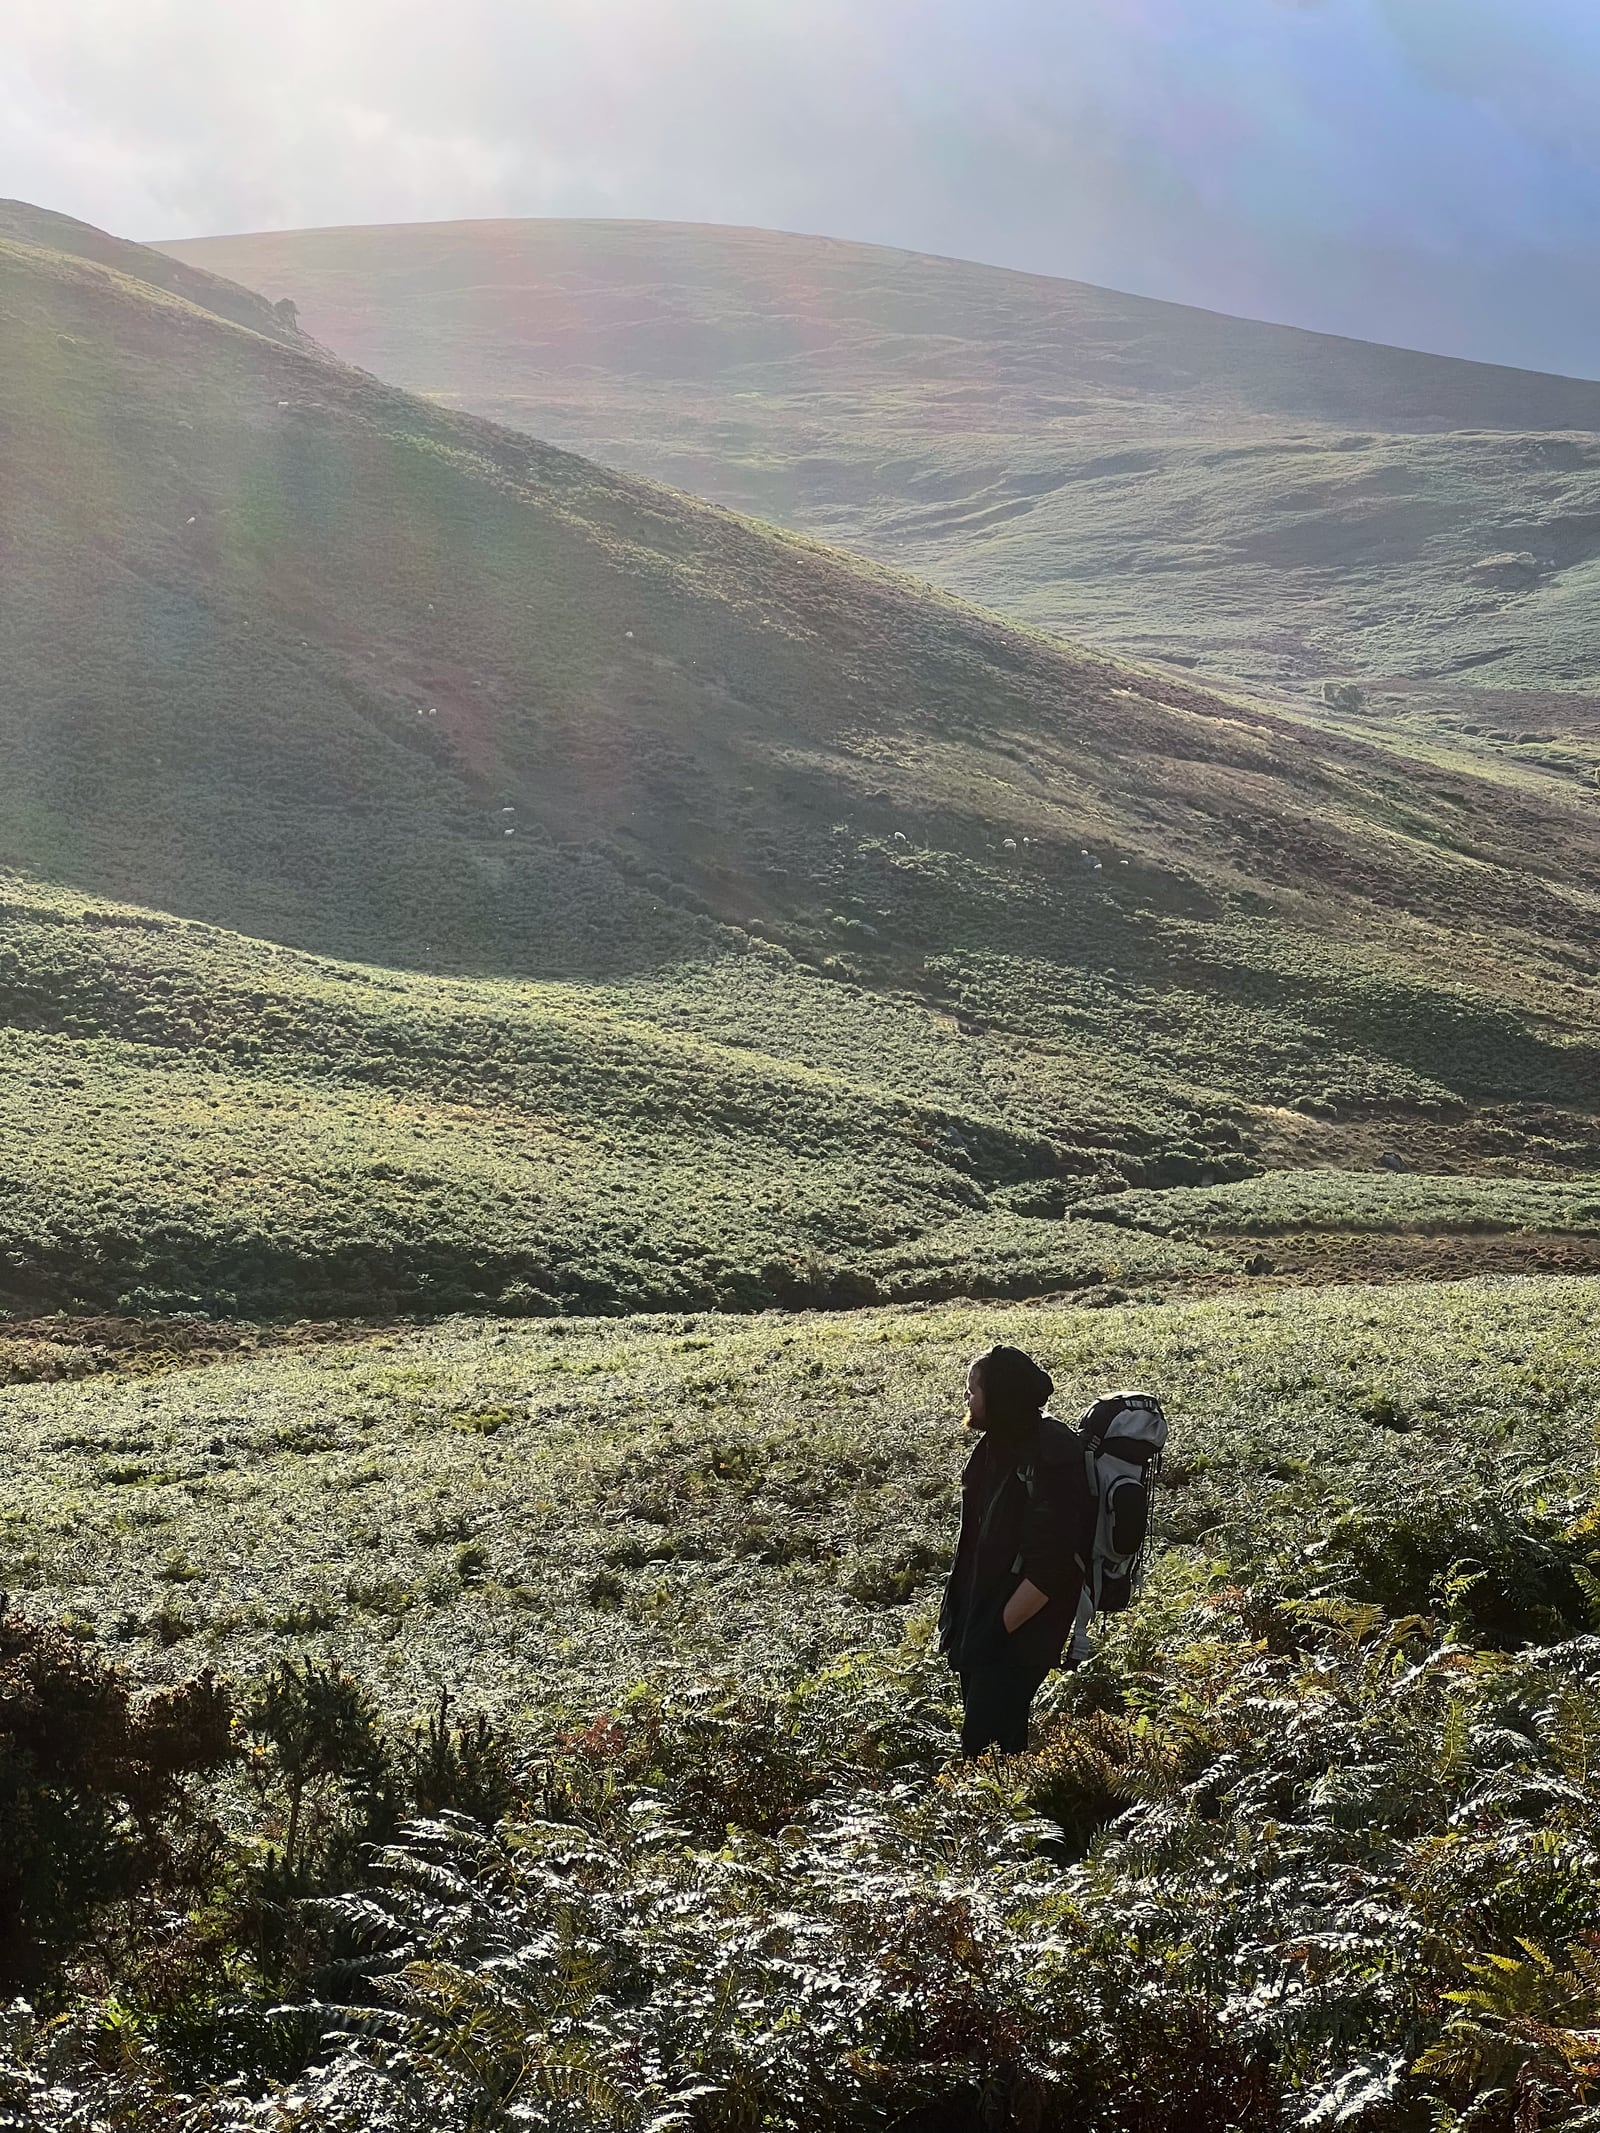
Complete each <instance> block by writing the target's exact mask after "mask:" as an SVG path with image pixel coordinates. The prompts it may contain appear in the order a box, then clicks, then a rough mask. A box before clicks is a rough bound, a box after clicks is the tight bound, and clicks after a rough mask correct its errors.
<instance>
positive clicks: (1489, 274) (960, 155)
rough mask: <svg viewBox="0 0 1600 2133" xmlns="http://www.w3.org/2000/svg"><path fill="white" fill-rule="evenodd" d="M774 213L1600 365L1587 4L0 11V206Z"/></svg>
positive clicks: (260, 217) (283, 223)
mask: <svg viewBox="0 0 1600 2133" xmlns="http://www.w3.org/2000/svg"><path fill="white" fill-rule="evenodd" d="M7 193H9V194H15V195H20V196H21V197H23V198H26V199H32V200H37V201H39V202H41V203H43V204H46V205H49V206H53V207H58V208H62V209H65V210H66V211H68V212H69V213H73V214H77V215H82V216H84V217H86V218H87V219H89V220H91V221H94V222H98V223H101V224H104V225H106V226H108V227H110V228H113V229H115V230H116V231H118V232H119V233H120V234H122V235H126V236H139V237H162V236H173V237H175V236H179V235H189V234H197V233H201V232H207V231H221V230H240V229H261V228H272V227H290V228H292V227H296V226H299V225H303V224H312V223H340V222H367V221H374V222H376V221H386V222H388V221H406V220H420V219H434V218H441V217H450V216H457V215H501V214H531V215H627V216H653V217H662V218H667V219H673V220H680V219H681V220H693V221H711V222H741V223H754V224H761V225H765V226H771V227H776V228H781V229H803V230H809V231H819V232H824V233H827V234H830V235H834V236H842V237H861V238H870V239H876V240H879V241H882V242H886V243H891V244H901V245H908V246H912V247H915V248H917V249H921V250H927V251H938V252H949V253H956V254H960V255H963V256H966V257H970V258H978V259H985V260H990V261H994V262H997V263H999V264H1003V265H1008V266H1021V267H1030V268H1034V269H1037V270H1039V271H1042V272H1046V273H1057V274H1072V275H1078V276H1081V277H1083V278H1084V279H1087V280H1091V281H1101V282H1106V283H1109V284H1111V285H1113V286H1115V287H1119V288H1125V289H1135V290H1141V291H1145V292H1148V293H1151V294H1155V295H1165V296H1174V297H1179V298H1182V299H1184V300H1186V301H1190V302H1196V303H1207V304H1211V305H1214V306H1215V307H1217V308H1219V309H1222V310H1231V311H1240V312H1246V313H1251V314H1254V315H1257V316H1266V317H1275V318H1284V319H1291V320H1293V321H1295V322H1297V323H1303V324H1307V325H1317V326H1325V327H1330V328H1332V329H1334V330H1337V331H1342V332H1349V333H1357V334H1362V335H1364V336H1366V337H1369V338H1374V339H1389V340H1400V341H1406V342H1411V343H1415V344H1418V345H1423V346H1429V347H1436V348H1445V349H1452V350H1457V351H1459V352H1461V353H1467V354H1476V355H1485V356H1491V357H1496V358H1499V359H1502V360H1507V361H1520V362H1526V363H1533V364H1538V365H1543V366H1546V367H1550V368H1558V369H1566V370H1573V371H1579V372H1583V373H1586V374H1590V375H1595V374H1600V0H448V4H441V0H273V4H271V5H264V4H262V0H0V194H7Z"/></svg>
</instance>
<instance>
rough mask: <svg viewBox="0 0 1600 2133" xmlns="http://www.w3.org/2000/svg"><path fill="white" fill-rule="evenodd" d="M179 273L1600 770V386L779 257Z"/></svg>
mask: <svg viewBox="0 0 1600 2133" xmlns="http://www.w3.org/2000/svg"><path fill="white" fill-rule="evenodd" d="M170 249H171V251H172V253H173V255H174V256H175V257H178V258H182V259H184V260H186V261H189V262H192V263H195V264H199V265H203V266H206V267H210V268H214V269H216V270H217V271H219V272H221V273H224V274H229V275H234V276H237V277H238V278H239V279H240V280H241V281H244V282H247V283H249V285H250V286H251V287H253V288H261V289H264V290H267V291H269V292H270V293H272V294H274V295H276V294H279V293H284V294H288V295H290V296H292V297H294V298H295V299H296V300H297V301H298V302H299V303H300V304H301V306H302V307H303V311H304V315H305V318H306V321H307V323H308V325H309V328H310V330H311V331H312V332H314V333H315V334H316V335H317V336H318V337H319V338H320V339H322V340H324V341H325V342H327V344H328V345H329V346H331V347H333V348H336V349H338V350H339V351H340V352H341V353H342V354H344V355H346V356H349V357H350V358H351V359H352V360H354V361H356V362H359V363H361V364H363V365H365V366H366V367H368V368H369V369H372V370H374V371H376V372H378V373H379V374H380V375H381V376H383V377H385V378H389V379H392V380H393V381H394V382H396V383H397V384H401V385H405V386H407V387H408V388H410V389H411V390H413V391H415V392H419V393H424V394H427V395H429V396H430V397H434V398H437V399H439V400H440V401H442V402H444V403H446V404H448V405H451V406H460V407H466V408H471V409H474V410H476V411H477V412H479V413H482V414H487V415H491V416H493V417H494V418H495V419H496V420H498V421H503V422H508V423H512V424H514V425H516V426H518V427H520V428H523V429H526V430H529V431H531V432H533V433H534V434H536V435H538V436H541V437H546V438H549V439H552V440H553V441H555V442H558V443H562V444H566V445H570V446H571V447H572V448H573V449H575V450H578V451H582V452H585V453H587V454H590V455H591V456H593V457H595V458H598V459H601V460H603V461H605V462H606V463H608V464H611V465H615V466H620V467H627V468H630V469H633V470H634V471H636V472H642V473H646V474H650V475H653V476H655V477H657V478H660V479H663V480H667V481H670V482H673V483H676V484H678V485H680V486H681V487H684V488H686V489H689V490H692V491H694V492H695V493H697V494H700V495H704V496H709V497H713V498H715V499H716V500H717V501H719V502H721V503H725V504H730V505H733V506H734V507H736V508H738V509H741V510H745V511H751V512H755V513H757V514H759V515H761V516H763V517H766V518H770V519H772V520H775V521H777V522H778V523H780V524H783V525H789V526H795V527H798V528H801V529H803V530H805V531H807V532H811V533H814V534H817V535H818V536H820V537H821V538H823V539H826V540H830V541H837V542H840V543H841V544H843V545H845V546H847V547H850V548H853V549H856V550H857V551H859V552H861V553H863V554H866V555H871V556H875V557H878V558H881V559H883V560H885V561H889V562H893V563H897V564H899V565H901V566H903V567H906V568H909V569H912V570H915V571H917V572H919V573H921V574H924V575H926V576H927V577H928V578H930V579H932V580H933V581H934V582H936V583H938V584H941V585H945V586H949V587H950V588H952V589H953V590H955V591H957V592H960V593H962V594H964V595H966V596H968V597H970V598H973V599H976V600H978V601H981V602H983V603H984V604H985V605H987V606H990V607H993V608H996V609H998V610H1001V611H1003V612H1005V613H1007V614H1011V615H1014V616H1017V617H1019V618H1021V619H1024V620H1026V621H1030V622H1035V623H1038V624H1041V625H1043V626H1044V627H1046V628H1050V629H1055V630H1062V631H1065V632H1067V633H1068V634H1071V635H1074V636H1081V637H1085V638H1087V639H1089V640H1090V641H1091V642H1093V643H1095V644H1097V645H1102V646H1105V647H1108V648H1116V649H1118V650H1121V651H1123V652H1131V653H1134V654H1135V655H1138V656H1154V657H1158V658H1162V659H1173V660H1178V661H1180V662H1182V663H1183V664H1185V665H1192V664H1198V665H1199V666H1200V667H1201V668H1202V669H1203V670H1204V671H1205V672H1206V673H1208V674H1211V675H1213V676H1218V677H1232V678H1234V679H1237V680H1243V681H1246V682H1248V683H1250V684H1251V685H1253V686H1257V687H1261V688H1266V689H1270V690H1274V691H1279V692H1281V691H1284V690H1295V691H1303V690H1305V689H1306V688H1307V687H1308V686H1310V687H1315V686H1316V685H1318V684H1320V682H1321V681H1322V680H1323V679H1324V678H1325V677H1328V676H1330V675H1331V676H1340V677H1342V676H1359V677H1364V678H1366V679H1367V680H1368V681H1369V682H1373V683H1382V682H1385V681H1387V680H1388V679H1390V678H1398V679H1403V680H1406V681H1408V682H1411V683H1415V682H1417V681H1419V680H1426V679H1427V678H1429V677H1431V678H1432V685H1431V687H1430V688H1429V689H1428V691H1427V701H1428V707H1429V709H1430V711H1431V712H1432V713H1433V714H1434V716H1436V717H1438V716H1443V717H1446V718H1449V717H1452V716H1457V715H1465V716H1466V717H1467V718H1468V719H1469V720H1472V721H1473V722H1475V723H1478V724H1480V725H1481V726H1482V727H1484V728H1485V729H1488V730H1489V731H1490V732H1493V731H1494V729H1498V728H1502V727H1509V729H1510V730H1509V732H1508V733H1507V734H1506V735H1505V736H1504V738H1505V739H1506V740H1507V741H1510V740H1511V739H1513V738H1514V737H1515V735H1516V734H1517V733H1518V732H1521V731H1529V730H1531V731H1532V732H1533V733H1535V734H1540V733H1543V732H1545V731H1546V729H1553V730H1554V732H1555V733H1557V734H1568V733H1571V732H1572V731H1574V720H1573V718H1572V717H1571V716H1569V715H1567V714H1566V712H1565V710H1564V707H1563V706H1562V705H1561V704H1559V703H1556V704H1551V703H1548V702H1541V701H1540V700H1538V697H1537V694H1536V695H1535V696H1534V697H1533V698H1531V699H1529V700H1527V701H1525V702H1524V703H1523V704H1522V706H1521V709H1520V715H1516V714H1514V715H1512V716H1511V717H1510V718H1507V717H1504V716H1496V715H1493V714H1492V713H1490V714H1489V715H1486V716H1484V717H1482V718H1481V719H1478V718H1476V715H1475V713H1474V709H1473V706H1474V705H1475V703H1476V688H1477V685H1478V684H1480V683H1482V682H1484V681H1485V680H1490V681H1492V682H1493V684H1494V685H1495V687H1496V688H1502V689H1504V688H1513V689H1517V690H1521V691H1533V692H1541V691H1544V690H1547V689H1550V688H1552V687H1558V688H1560V689H1562V690H1567V691H1570V690H1577V691H1579V692H1580V693H1582V694H1583V695H1584V697H1585V704H1586V708H1585V709H1584V710H1583V712H1582V713H1581V715H1579V716H1577V719H1576V729H1575V730H1576V732H1577V736H1578V738H1579V739H1580V740H1581V741H1582V742H1584V743H1586V744H1587V745H1588V749H1589V756H1588V760H1589V761H1590V763H1591V764H1592V763H1593V761H1594V744H1595V741H1596V735H1597V730H1600V729H1597V727H1596V725H1595V713H1594V709H1593V704H1592V701H1590V700H1589V699H1590V696H1591V692H1592V686H1593V685H1594V684H1595V681H1596V666H1595V658H1594V650H1593V644H1592V640H1591V633H1590V631H1589V627H1588V620H1587V618H1588V616H1589V615H1590V613H1591V612H1592V610H1593V604H1594V600H1595V595H1596V584H1597V579H1596V572H1597V570H1600V560H1597V559H1600V531H1597V529H1600V385H1595V384H1592V383H1588V382H1585V381H1580V380H1571V379H1563V378H1550V377H1542V376H1538V375H1534V374H1531V373H1523V372H1517V371H1511V370H1504V369H1497V368H1493V367H1491V366H1488V365H1482V364H1472V363H1465V362H1459V361H1454V360H1451V359H1448V358H1444V357H1435V356H1427V355H1420V354H1415V353H1412V352H1409V351H1406V350H1402V349H1392V348H1382V347H1373V346H1368V345H1366V344H1364V343H1361V342H1355V341H1346V340H1340V339H1336V338H1333V337H1330V336H1327V335H1321V334H1311V333H1304V332H1299V331H1296V330H1293V329H1290V328H1286V327H1276V326H1267V325H1261V324H1257V323H1254V322H1251V321H1247V320H1238V319H1230V318H1223V317H1219V316H1216V315H1214V314H1211V313H1208V312H1203V311H1196V310H1191V309H1187V308H1185V307H1182V306H1177V305H1171V304H1160V303H1153V302H1150V301H1148V300H1146V299H1143V298H1136V297H1129V296H1121V295H1117V294H1115V293H1114V292H1112V291H1108V290H1104V289H1095V288H1089V287H1086V286H1083V285H1081V284H1078V283H1072V282H1061V281H1051V280H1047V279H1044V278H1041V277H1037V276H1029V275H1022V274H1013V273H1006V272H1001V271H1000V270H998V269H993V268H985V267H978V266H973V265H970V264H964V263H961V262H958V261H951V260H942V259H930V258H923V257H919V256H916V255H913V254H909V253H901V252H893V251H887V250H882V249H878V248H874V247H871V246H863V245H849V244H841V243H833V242H829V241H827V240H823V239H817V238H805V237H793V236H778V235H774V234H772V233H769V232H762V231H751V230H722V229H704V228H686V227H676V226H668V225H655V224H640V223H563V222H516V223H457V224H443V225H425V226H416V227H401V228H377V229H349V230H313V231H300V232H294V233H289V234H271V235H261V236H250V237H227V238H207V239H202V240H195V241H192V242H189V243H186V244H180V245H175V246H173V247H171V248H170ZM1398 708H1399V707H1398V706H1390V707H1388V708H1387V712H1386V715H1388V716H1393V715H1395V712H1396V710H1397V709H1398ZM1411 708H1415V703H1414V702H1413V704H1412V706H1411ZM1489 745H1490V746H1491V747H1492V746H1493V743H1492V742H1491V743H1490V744H1489Z"/></svg>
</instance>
